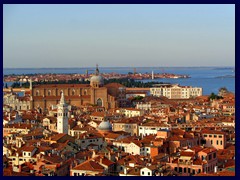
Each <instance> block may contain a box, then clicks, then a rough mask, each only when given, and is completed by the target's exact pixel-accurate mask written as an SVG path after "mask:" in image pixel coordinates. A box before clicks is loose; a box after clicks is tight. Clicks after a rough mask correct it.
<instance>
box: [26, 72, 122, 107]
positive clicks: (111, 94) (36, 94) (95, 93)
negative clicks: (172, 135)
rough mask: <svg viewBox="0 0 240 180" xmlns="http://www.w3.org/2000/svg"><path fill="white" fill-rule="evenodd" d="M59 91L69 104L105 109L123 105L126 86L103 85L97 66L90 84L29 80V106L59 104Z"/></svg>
mask: <svg viewBox="0 0 240 180" xmlns="http://www.w3.org/2000/svg"><path fill="white" fill-rule="evenodd" d="M61 92H63V94H64V96H65V101H66V103H67V104H69V105H71V106H77V107H81V106H84V105H87V104H92V105H96V106H99V107H104V108H105V109H109V108H117V107H124V105H125V103H126V88H125V87H124V86H123V85H121V84H119V83H110V84H106V85H104V79H103V77H102V76H101V75H100V73H99V70H98V67H97V68H96V72H95V75H93V76H92V77H91V79H90V84H44V85H35V86H32V85H31V82H30V94H31V100H30V104H31V108H36V109H37V108H40V109H42V110H46V109H50V108H51V107H52V106H56V105H57V104H59V100H60V98H61Z"/></svg>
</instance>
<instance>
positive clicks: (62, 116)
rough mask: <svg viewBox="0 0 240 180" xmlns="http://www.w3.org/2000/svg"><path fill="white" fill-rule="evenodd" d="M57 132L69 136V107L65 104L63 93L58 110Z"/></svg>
mask: <svg viewBox="0 0 240 180" xmlns="http://www.w3.org/2000/svg"><path fill="white" fill-rule="evenodd" d="M57 132H58V133H65V134H68V105H67V104H66V102H65V99H64V94H63V92H62V93H61V99H60V103H59V104H58V108H57Z"/></svg>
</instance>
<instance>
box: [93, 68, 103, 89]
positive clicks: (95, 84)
mask: <svg viewBox="0 0 240 180" xmlns="http://www.w3.org/2000/svg"><path fill="white" fill-rule="evenodd" d="M99 74H100V73H99V69H98V65H97V67H96V72H95V75H93V76H92V77H91V79H90V85H91V86H92V87H99V86H102V85H103V84H104V79H103V77H102V76H100V75H99Z"/></svg>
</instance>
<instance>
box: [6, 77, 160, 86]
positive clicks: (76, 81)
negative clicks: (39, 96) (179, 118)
mask: <svg viewBox="0 0 240 180" xmlns="http://www.w3.org/2000/svg"><path fill="white" fill-rule="evenodd" d="M109 83H120V84H122V85H124V86H125V87H152V86H153V85H154V84H161V83H162V82H145V83H144V82H142V81H135V80H134V79H128V78H124V79H105V80H104V84H109ZM38 84H90V82H89V81H82V80H81V79H72V80H68V81H65V80H61V81H40V82H33V85H38ZM29 86H30V83H29V82H22V83H21V82H14V83H13V84H12V85H11V87H12V88H20V87H24V88H29ZM5 88H7V84H5Z"/></svg>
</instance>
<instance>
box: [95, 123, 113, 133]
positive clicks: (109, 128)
mask: <svg viewBox="0 0 240 180" xmlns="http://www.w3.org/2000/svg"><path fill="white" fill-rule="evenodd" d="M98 129H99V130H101V131H112V125H111V124H110V122H109V121H103V122H101V123H100V124H99V125H98Z"/></svg>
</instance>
